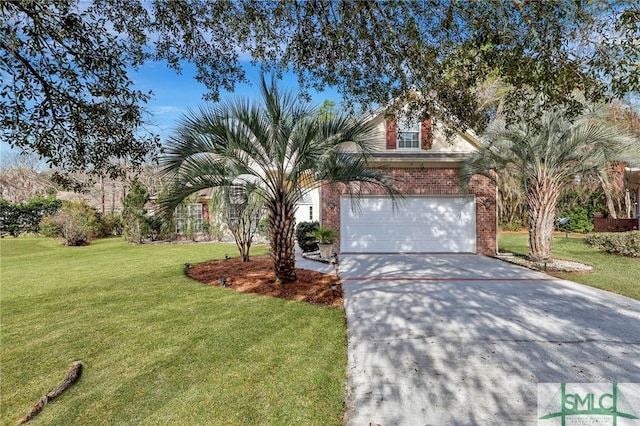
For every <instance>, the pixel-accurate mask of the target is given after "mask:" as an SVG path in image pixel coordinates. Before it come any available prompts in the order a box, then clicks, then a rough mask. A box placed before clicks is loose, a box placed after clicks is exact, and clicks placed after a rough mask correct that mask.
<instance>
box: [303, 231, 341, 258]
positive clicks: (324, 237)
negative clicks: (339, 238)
mask: <svg viewBox="0 0 640 426" xmlns="http://www.w3.org/2000/svg"><path fill="white" fill-rule="evenodd" d="M309 235H310V236H311V237H313V238H315V239H316V241H317V242H318V247H319V248H320V257H321V258H323V259H328V258H329V257H331V252H332V251H333V242H334V241H335V239H336V235H337V234H336V231H334V230H333V229H331V228H329V227H328V226H319V227H318V229H316V230H315V231H313V232H311V233H309Z"/></svg>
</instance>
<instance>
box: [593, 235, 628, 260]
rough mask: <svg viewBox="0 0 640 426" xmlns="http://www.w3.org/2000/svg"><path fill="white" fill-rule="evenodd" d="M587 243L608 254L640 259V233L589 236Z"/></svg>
mask: <svg viewBox="0 0 640 426" xmlns="http://www.w3.org/2000/svg"><path fill="white" fill-rule="evenodd" d="M585 242H586V243H587V244H590V245H592V246H593V247H595V248H597V249H598V250H601V251H605V252H607V253H614V254H619V255H622V256H630V257H640V231H629V232H599V233H595V234H591V235H588V236H587V238H585Z"/></svg>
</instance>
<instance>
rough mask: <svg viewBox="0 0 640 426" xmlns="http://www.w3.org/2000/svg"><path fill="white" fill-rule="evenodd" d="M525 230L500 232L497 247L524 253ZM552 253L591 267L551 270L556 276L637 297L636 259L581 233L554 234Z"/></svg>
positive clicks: (639, 269) (639, 288)
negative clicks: (577, 270) (599, 248)
mask: <svg viewBox="0 0 640 426" xmlns="http://www.w3.org/2000/svg"><path fill="white" fill-rule="evenodd" d="M527 240H528V236H527V234H500V238H499V240H498V245H499V247H500V251H503V252H511V253H515V254H521V255H526V254H527V252H528V250H527ZM553 257H554V258H557V259H565V260H574V261H576V262H582V263H586V264H587V265H591V266H593V267H594V271H593V272H591V273H566V274H554V275H556V276H558V277H560V278H563V279H567V280H571V281H575V282H579V283H582V284H586V285H590V286H592V287H597V288H601V289H603V290H607V291H611V292H614V293H619V294H623V295H625V296H628V297H632V298H634V299H639V300H640V259H638V258H631V257H623V256H617V255H613V254H608V253H603V252H599V251H597V250H595V249H594V248H593V247H591V246H590V245H587V244H586V243H585V242H584V237H576V236H571V235H570V236H569V238H565V236H556V237H554V239H553Z"/></svg>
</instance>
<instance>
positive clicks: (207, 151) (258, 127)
mask: <svg viewBox="0 0 640 426" xmlns="http://www.w3.org/2000/svg"><path fill="white" fill-rule="evenodd" d="M260 93H261V102H252V101H251V100H248V99H242V98H239V99H233V100H230V101H227V102H223V103H221V104H217V105H210V106H207V107H201V108H200V109H199V110H198V111H197V112H194V111H190V112H188V113H187V114H186V115H185V116H183V117H182V119H181V121H180V122H179V125H178V128H177V130H176V131H175V133H174V135H173V136H172V137H171V138H170V141H169V146H168V148H167V154H166V156H165V157H164V158H163V159H162V164H163V165H164V171H165V173H167V174H169V175H170V176H171V177H172V180H173V185H172V186H171V188H172V189H171V194H170V195H169V196H168V197H167V199H166V201H165V203H164V204H163V206H162V207H163V209H164V211H165V212H166V213H168V212H171V211H173V208H175V206H176V205H177V204H178V203H179V202H180V200H182V199H183V198H184V197H186V196H188V195H189V194H192V193H194V192H196V191H200V190H202V189H204V188H211V187H218V188H224V187H226V188H230V187H231V186H232V185H238V183H242V184H244V185H245V186H246V188H247V191H252V192H255V194H256V195H257V196H259V197H261V198H262V200H263V202H264V208H265V209H266V211H267V214H268V232H269V239H270V243H271V256H272V259H273V263H274V272H275V276H276V280H277V281H278V282H281V283H286V282H291V281H294V280H295V278H296V275H295V252H294V249H295V246H294V235H295V234H294V231H295V209H296V203H297V202H298V201H299V200H301V198H302V197H303V196H304V195H305V194H306V193H308V192H309V191H311V190H312V189H314V188H317V187H319V186H320V185H321V183H322V182H323V181H328V182H342V183H347V184H348V183H350V182H365V183H370V184H374V185H380V186H382V187H383V188H385V189H386V190H387V191H388V192H389V193H390V194H391V195H394V194H396V192H395V190H394V189H393V187H392V185H391V183H390V180H389V178H388V177H387V176H386V175H384V174H382V173H380V172H376V171H373V170H369V169H368V168H367V157H368V154H369V153H370V152H371V148H370V146H369V142H368V141H369V140H370V136H371V132H372V127H371V126H370V125H369V124H367V123H366V122H364V121H363V120H357V119H352V118H349V117H346V116H343V115H336V114H332V115H331V116H324V117H319V116H318V114H317V113H316V111H315V110H314V109H313V108H311V107H310V106H309V105H308V104H305V103H301V102H299V101H298V99H299V98H298V96H297V94H295V93H293V92H289V91H287V92H281V91H280V90H279V89H278V87H277V85H276V83H275V79H273V78H272V79H271V82H270V84H268V83H267V82H266V81H265V78H264V77H261V79H260ZM347 145H349V146H350V148H355V150H354V149H351V150H350V152H353V151H355V152H356V153H357V154H356V153H351V154H350V153H348V152H347V151H346V147H347Z"/></svg>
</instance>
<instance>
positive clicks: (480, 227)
mask: <svg viewBox="0 0 640 426" xmlns="http://www.w3.org/2000/svg"><path fill="white" fill-rule="evenodd" d="M384 172H385V173H387V174H388V175H390V177H391V178H392V179H393V182H394V185H395V187H396V188H397V189H398V190H399V191H400V192H401V193H402V194H405V195H467V194H466V193H463V192H462V191H461V189H460V186H459V179H458V170H457V169H453V168H451V169H423V168H393V169H384ZM351 189H352V192H353V193H358V194H361V195H385V192H384V191H383V190H381V189H380V188H378V187H375V186H371V185H366V184H352V186H351ZM348 193H349V192H348V190H347V187H346V186H345V185H343V184H327V183H325V184H323V186H322V199H321V200H320V202H321V209H322V224H323V225H325V226H329V227H331V228H333V229H336V230H339V229H340V196H341V195H347V194H348ZM468 194H469V195H475V197H476V238H477V240H476V250H477V252H478V254H483V255H486V256H494V255H495V254H496V251H497V243H496V238H497V211H496V189H495V185H494V184H493V182H492V181H491V180H490V179H488V178H486V177H484V176H479V175H477V176H474V177H473V179H472V180H471V183H470V185H469V191H468ZM485 200H488V203H486V204H485ZM336 250H337V251H340V248H339V247H336Z"/></svg>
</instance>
